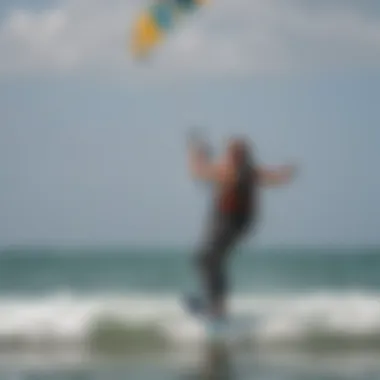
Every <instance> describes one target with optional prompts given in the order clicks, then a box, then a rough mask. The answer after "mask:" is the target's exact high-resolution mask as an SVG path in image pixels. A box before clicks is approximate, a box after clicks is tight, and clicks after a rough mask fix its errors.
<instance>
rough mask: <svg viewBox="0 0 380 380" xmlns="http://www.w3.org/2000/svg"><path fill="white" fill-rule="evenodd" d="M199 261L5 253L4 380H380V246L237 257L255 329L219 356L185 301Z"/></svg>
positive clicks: (0, 299) (240, 317)
mask: <svg viewBox="0 0 380 380" xmlns="http://www.w3.org/2000/svg"><path fill="white" fill-rule="evenodd" d="M192 264H193V256H192V252H191V251H190V250H182V249H163V248H160V249H152V248H150V249H142V248H140V249H131V248H129V249H128V248H118V249H115V248H99V247H98V248H96V249H92V248H87V249H84V248H81V249H68V248H65V249H63V248H33V249H32V248H8V249H3V250H2V252H1V254H0V380H2V379H15V378H17V379H24V378H25V379H45V378H46V379H50V378H53V379H77V378H78V379H83V378H86V379H91V380H92V379H98V378H99V379H111V378H112V379H119V378H120V379H121V378H123V379H129V378H130V379H139V378H141V379H146V380H148V379H153V378H154V379H161V378H162V379H203V378H204V379H206V378H208V379H211V378H216V379H222V378H223V377H222V375H223V376H224V375H226V374H228V373H229V372H230V371H232V372H231V374H230V377H229V378H231V379H243V380H245V379H253V378H254V379H259V380H260V379H265V380H269V379H302V380H304V379H305V380H306V379H314V378H315V379H351V378H352V379H360V380H361V379H363V380H367V379H368V380H369V379H378V378H380V368H378V367H380V366H379V363H380V362H379V360H378V355H379V354H380V352H379V351H380V276H379V268H380V250H379V249H376V248H364V247H362V248H350V249H337V248H323V249H322V248H319V249H317V248H292V249H290V248H287V249H284V248H283V249H280V248H277V249H261V250H259V249H242V250H240V251H237V252H235V254H234V258H233V260H232V261H231V268H230V275H231V283H232V284H231V285H232V293H231V300H230V305H229V306H230V310H231V315H232V316H233V321H234V323H235V325H236V326H240V327H241V326H244V328H243V327H242V334H241V335H239V336H235V337H234V340H231V341H229V345H228V347H224V348H219V350H215V349H211V348H210V347H208V346H207V344H206V341H205V333H204V330H203V326H202V324H201V323H200V322H199V321H197V320H195V319H194V318H192V317H191V316H189V315H188V314H187V313H186V312H185V311H184V309H183V307H182V304H181V302H180V296H181V294H183V292H185V291H187V290H189V289H192V288H193V287H194V285H195V284H196V280H195V279H196V277H195V273H194V271H193V267H192ZM243 322H244V323H243ZM230 362H231V368H232V369H231V368H230V366H229V365H228V363H230ZM317 363H318V364H317ZM207 376H209V377H207ZM212 376H213V377H212ZM224 378H226V377H224ZM227 378H228V377H227Z"/></svg>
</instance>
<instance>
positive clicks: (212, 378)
mask: <svg viewBox="0 0 380 380" xmlns="http://www.w3.org/2000/svg"><path fill="white" fill-rule="evenodd" d="M199 354H200V355H199V356H200V357H201V359H200V360H199V361H198V362H197V365H196V368H193V369H192V371H191V372H190V373H187V374H185V375H182V379H183V380H238V378H237V376H236V372H235V369H234V366H233V363H232V362H233V352H232V350H231V349H230V348H229V347H228V346H227V345H226V344H222V343H220V344H208V345H205V346H203V347H202V349H201V352H200V353H199Z"/></svg>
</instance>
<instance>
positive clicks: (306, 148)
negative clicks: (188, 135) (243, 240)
mask: <svg viewBox="0 0 380 380" xmlns="http://www.w3.org/2000/svg"><path fill="white" fill-rule="evenodd" d="M376 4H377V2H376V1H360V2H357V1H339V0H333V1H329V2H327V1H319V2H318V3H316V2H313V1H306V0H305V1H297V0H291V1H288V2H286V3H285V2H283V1H280V0H266V1H264V0H235V1H227V0H220V1H213V3H212V4H211V5H210V6H208V7H206V8H205V9H204V11H203V12H200V13H198V14H197V15H196V16H194V17H193V18H192V19H191V20H189V22H188V23H186V24H184V25H183V26H182V27H181V28H180V29H179V30H178V31H176V33H173V34H172V35H171V38H169V39H168V40H167V42H166V44H165V45H164V46H162V47H161V48H160V49H159V51H158V53H157V55H156V56H155V59H154V60H152V61H151V62H150V63H149V64H146V65H143V66H141V65H136V64H135V63H133V61H132V60H131V58H130V57H129V55H128V50H127V49H126V46H127V45H126V44H127V42H126V36H127V32H128V28H129V25H130V23H131V21H132V20H133V18H134V17H135V15H136V13H137V12H138V11H139V10H140V9H141V6H142V5H141V2H139V1H137V0H130V1H128V0H127V1H126V0H123V1H121V0H107V1H105V0H91V1H90V0H75V1H74V0H60V1H54V2H51V1H38V2H33V5H31V3H30V2H26V1H12V2H11V1H5V2H1V5H0V57H1V59H0V162H1V170H0V183H1V186H0V210H1V212H0V244H1V245H7V244H35V243H47V244H54V243H56V244H60V243H66V244H94V243H105V244H107V243H116V244H136V243H137V244H139V243H142V244H147V243H162V244H171V243H173V244H186V243H188V242H192V241H193V240H194V239H196V238H197V236H198V234H199V232H200V230H201V228H202V225H203V216H204V213H205V207H206V206H207V193H206V192H205V191H204V190H203V189H202V188H200V187H198V186H196V185H195V184H193V183H192V182H191V181H190V180H189V178H188V176H187V173H186V161H185V151H184V134H185V131H186V129H187V128H188V126H189V125H192V124H198V125H201V126H204V128H205V130H206V131H207V134H208V135H209V137H210V139H211V141H212V142H214V143H215V144H216V145H217V147H219V148H220V147H221V143H222V142H223V140H224V139H225V138H227V137H228V136H229V135H231V134H234V133H237V134H247V136H249V138H250V139H251V140H253V141H254V143H255V145H256V147H257V151H258V156H259V159H260V161H261V162H262V163H267V164H277V163H284V162H285V163H286V162H289V161H291V162H297V163H298V164H299V165H300V167H301V172H300V176H299V178H298V179H297V181H296V182H295V183H294V184H293V185H291V186H288V187H285V188H283V189H279V190H270V191H266V193H264V194H263V209H262V217H263V219H262V225H261V229H260V232H259V236H258V237H257V241H258V242H259V243H260V244H265V245H267V244H269V245H271V244H281V243H286V244H296V243H299V244H313V245H314V244H378V243H380V238H379V234H378V230H379V226H380V203H379V201H378V195H379V194H380V176H379V174H378V173H379V169H378V165H379V162H380V152H379V149H378V147H379V145H380V127H379V125H380V111H379V107H378V104H379V99H380V9H379V6H378V5H376Z"/></svg>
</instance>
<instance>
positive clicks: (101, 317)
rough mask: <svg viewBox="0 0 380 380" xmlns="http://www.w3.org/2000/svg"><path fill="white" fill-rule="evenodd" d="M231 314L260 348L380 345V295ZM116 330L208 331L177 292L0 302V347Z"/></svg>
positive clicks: (274, 301)
mask: <svg viewBox="0 0 380 380" xmlns="http://www.w3.org/2000/svg"><path fill="white" fill-rule="evenodd" d="M231 311H232V313H231V315H232V316H233V326H234V329H238V328H239V327H242V331H244V337H245V338H248V339H249V340H251V341H252V342H256V343H257V344H261V345H279V344H287V345H289V344H290V343H293V344H294V343H300V342H304V343H305V342H308V343H309V344H310V345H316V344H321V342H330V343H331V344H333V343H336V342H341V343H342V342H343V343H342V344H343V345H347V344H351V345H352V346H355V345H358V346H359V345H361V346H362V345H365V344H369V345H371V346H372V347H373V346H374V345H375V346H377V347H380V294H369V293H368V294H365V293H359V292H358V293H345V294H344V293H336V294H332V293H322V292H321V293H313V294H308V295H307V294H304V295H295V294H293V295H290V294H289V295H281V296H275V295H265V296H257V295H255V296H253V295H252V296H237V297H235V298H233V300H232V302H231ZM243 327H244V328H243ZM115 331H116V332H115ZM153 333H154V334H153ZM112 334H114V335H113V338H115V336H116V337H117V338H118V339H119V338H120V337H121V336H124V340H125V342H127V343H128V340H131V342H132V340H133V344H136V342H138V341H139V336H141V339H144V340H145V342H149V339H152V340H154V339H158V338H160V339H162V342H166V344H180V345H181V344H182V345H184V344H189V343H191V342H195V343H196V342H200V341H202V340H203V338H204V336H205V335H204V330H203V325H202V323H200V322H199V320H197V319H195V318H193V317H191V316H190V315H188V314H187V313H186V311H185V310H184V309H183V308H182V305H181V300H180V298H179V297H177V296H175V295H167V296H146V295H138V294H135V295H125V296H116V295H103V296H100V295H99V296H94V297H79V296H76V295H73V294H69V293H68V294H56V295H51V296H47V297H45V298H1V299H0V345H2V346H6V345H7V344H13V345H14V344H15V342H18V343H19V344H41V343H43V342H49V343H50V344H52V343H55V344H75V345H85V344H87V343H88V342H89V341H91V340H95V342H97V343H96V344H98V343H99V341H100V342H101V341H104V340H107V339H108V338H109V339H108V340H111V341H112V339H113V338H112V337H110V335H112ZM139 334H140V335H139ZM107 337H108V338H107ZM153 338H154V339H153ZM97 339H98V340H97Z"/></svg>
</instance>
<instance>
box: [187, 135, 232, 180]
mask: <svg viewBox="0 0 380 380" xmlns="http://www.w3.org/2000/svg"><path fill="white" fill-rule="evenodd" d="M188 149H189V171H190V175H191V176H192V177H193V178H194V179H195V180H200V181H205V182H214V183H223V182H224V183H225V182H228V181H232V180H233V179H234V178H233V175H234V173H233V172H232V171H231V170H229V168H227V167H226V166H225V165H222V164H218V163H215V162H212V160H211V156H210V151H209V147H207V146H206V144H205V143H202V142H201V141H200V140H198V139H195V138H194V137H193V138H191V139H190V140H189V144H188Z"/></svg>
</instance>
